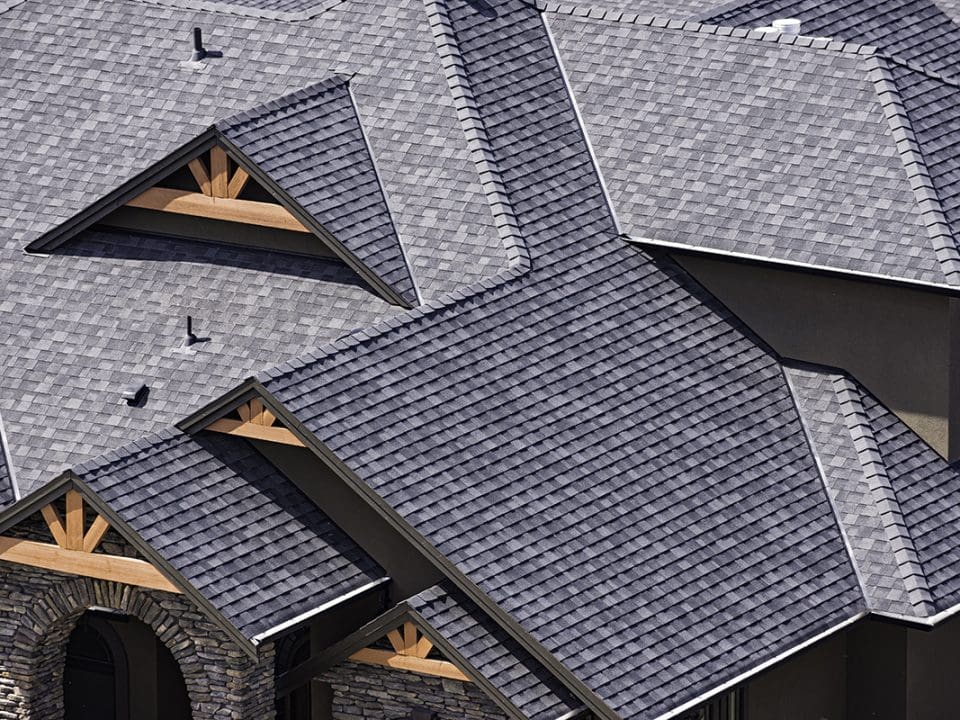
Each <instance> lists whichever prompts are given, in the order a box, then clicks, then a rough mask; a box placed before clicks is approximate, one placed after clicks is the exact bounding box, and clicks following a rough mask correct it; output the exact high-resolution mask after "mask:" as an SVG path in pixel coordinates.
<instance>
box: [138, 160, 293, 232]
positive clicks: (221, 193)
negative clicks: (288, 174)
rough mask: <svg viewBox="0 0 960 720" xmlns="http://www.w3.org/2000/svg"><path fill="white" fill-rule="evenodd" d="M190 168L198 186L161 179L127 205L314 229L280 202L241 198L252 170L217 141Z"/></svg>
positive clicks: (283, 226) (188, 164)
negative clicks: (174, 184)
mask: <svg viewBox="0 0 960 720" xmlns="http://www.w3.org/2000/svg"><path fill="white" fill-rule="evenodd" d="M187 168H188V169H189V171H190V174H191V175H192V176H193V179H194V180H195V181H196V185H197V187H196V189H194V190H187V189H182V188H175V187H168V186H167V185H165V184H164V181H162V180H161V181H160V182H159V183H158V184H157V185H155V186H153V187H150V188H147V189H146V190H144V191H143V192H142V193H140V194H139V195H137V196H136V197H134V198H132V199H130V200H129V201H127V207H133V208H140V209H143V210H154V211H158V212H165V213H173V214H175V215H190V216H193V217H201V218H207V219H210V220H222V221H225V222H232V223H240V224H244V225H257V226H260V227H266V228H273V229H275V230H288V231H292V232H300V233H310V232H311V230H310V229H309V228H307V227H306V226H305V225H304V224H303V223H302V222H300V221H299V220H297V218H295V217H294V216H293V215H292V214H291V213H290V211H289V210H287V208H285V207H284V206H283V205H281V204H279V203H278V202H263V201H260V200H248V199H242V198H240V193H241V192H243V190H244V188H246V186H247V183H248V181H249V180H250V172H249V171H248V170H247V169H246V168H245V167H244V165H243V164H242V163H241V161H240V160H238V158H236V157H234V156H232V155H231V154H229V153H228V152H227V150H226V149H224V147H223V146H222V145H220V144H216V145H214V146H213V147H211V148H210V150H209V151H205V152H202V153H201V154H199V155H198V156H197V157H194V158H192V159H191V160H190V161H189V162H188V163H187Z"/></svg>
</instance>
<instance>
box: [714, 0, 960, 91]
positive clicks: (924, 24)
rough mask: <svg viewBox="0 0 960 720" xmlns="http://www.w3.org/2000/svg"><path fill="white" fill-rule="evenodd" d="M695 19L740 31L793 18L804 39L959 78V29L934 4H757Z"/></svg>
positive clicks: (850, 0)
mask: <svg viewBox="0 0 960 720" xmlns="http://www.w3.org/2000/svg"><path fill="white" fill-rule="evenodd" d="M699 15H700V17H698V18H697V19H700V20H702V21H704V22H709V23H712V24H717V25H735V26H741V27H760V26H762V25H769V24H770V22H771V21H773V20H774V19H776V18H780V17H795V18H798V19H799V20H800V21H801V26H800V27H801V32H802V33H803V34H804V35H812V36H817V37H830V38H835V39H838V40H847V41H849V42H855V43H861V44H864V45H875V46H877V47H878V48H881V49H882V50H883V52H884V53H885V54H886V55H889V56H895V57H899V58H902V59H904V60H905V61H907V62H911V63H916V64H917V65H922V66H923V67H925V68H927V69H929V70H932V71H934V72H941V73H945V74H948V75H955V74H956V73H957V61H958V60H960V50H958V48H960V25H957V23H956V22H955V21H954V20H953V18H952V17H951V16H950V15H949V14H948V13H945V12H944V11H943V9H942V8H940V7H939V6H938V5H937V3H936V2H934V1H933V0H882V1H881V2H877V1H876V0H827V1H826V2H824V1H823V0H759V1H754V2H742V3H728V4H726V5H720V7H717V8H715V9H713V10H707V11H705V12H702V13H700V14H699Z"/></svg>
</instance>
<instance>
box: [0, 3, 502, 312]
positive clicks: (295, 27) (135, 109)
mask: <svg viewBox="0 0 960 720" xmlns="http://www.w3.org/2000/svg"><path fill="white" fill-rule="evenodd" d="M196 25H199V26H205V27H206V28H207V29H208V30H207V32H206V33H205V35H204V43H205V45H206V46H207V48H208V49H211V50H221V51H222V52H223V53H224V57H223V58H220V59H210V60H208V61H206V62H205V63H203V64H202V66H201V67H200V69H193V68H191V67H189V66H185V65H184V64H183V61H184V60H185V59H187V58H188V57H189V55H190V51H191V39H190V30H191V28H192V27H194V26H196ZM24 28H29V30H27V31H25V30H24ZM105 38H109V39H110V42H109V43H105V40H104V39H105ZM67 47H69V48H71V52H64V48H67ZM0 60H2V62H3V67H4V73H3V78H0V99H2V107H3V109H2V111H0V133H2V134H0V139H2V143H0V203H2V204H3V206H4V207H5V209H6V212H5V213H4V215H3V217H2V218H0V241H3V244H4V245H7V246H9V247H10V249H11V250H15V251H17V252H19V249H20V248H21V247H23V246H24V245H26V244H27V243H29V242H30V241H32V240H33V239H35V238H36V237H38V236H40V235H41V234H42V233H44V232H46V231H47V230H49V229H50V228H51V227H54V226H56V225H59V224H61V223H62V222H64V221H65V220H67V219H68V218H70V217H72V216H73V215H75V214H76V213H77V212H79V211H81V210H82V209H84V208H85V207H87V206H89V205H90V204H92V203H93V202H95V201H96V200H98V199H99V198H101V197H103V196H104V195H105V194H107V193H108V192H109V191H111V190H113V189H114V188H116V187H118V186H120V185H122V184H123V183H124V182H125V181H127V180H129V179H130V178H131V177H133V176H135V175H136V174H137V173H139V172H142V171H143V170H144V169H146V168H149V167H150V166H152V165H153V164H155V163H156V162H158V161H160V160H162V159H163V158H164V157H167V156H168V155H169V154H170V153H171V152H172V151H173V150H175V149H176V148H178V147H181V146H182V145H183V144H185V143H186V142H187V141H189V140H190V139H192V138H194V137H196V136H197V135H198V134H199V133H200V132H202V131H203V130H205V129H206V128H208V127H209V126H210V125H211V124H212V123H214V122H215V121H216V120H217V119H219V118H223V117H227V116H229V115H232V114H234V113H237V112H239V111H242V110H245V109H247V108H250V107H252V106H255V105H257V104H259V103H261V102H264V101H266V100H269V99H271V98H275V97H278V96H281V95H285V94H287V93H290V92H294V91H296V90H298V89H301V88H303V87H305V86H307V85H310V84H312V83H315V82H316V81H317V80H319V79H321V78H324V77H329V76H330V75H331V73H335V72H339V73H342V74H343V75H345V76H350V77H352V80H351V88H352V90H353V93H354V96H355V98H356V101H357V105H358V108H359V114H360V116H361V117H362V118H363V123H364V128H365V129H366V131H367V133H368V135H369V138H370V143H371V146H372V151H373V153H372V154H373V155H374V157H375V158H376V159H377V162H378V168H379V170H380V174H381V177H382V179H383V181H384V187H385V194H386V196H387V197H388V198H389V199H390V203H391V209H392V210H393V211H394V220H395V221H396V224H397V230H398V233H399V235H400V237H402V238H403V240H404V242H405V243H407V245H408V250H409V254H410V259H411V262H412V264H413V266H414V267H413V271H414V274H415V276H416V277H417V278H418V280H419V281H420V283H421V289H422V290H423V292H424V295H425V296H427V297H428V298H429V297H436V296H438V295H441V294H443V293H444V292H447V291H449V290H451V289H453V288H455V287H458V286H459V285H461V284H464V283H470V282H474V281H476V280H479V279H481V278H483V277H489V276H492V275H494V274H496V272H498V271H500V270H501V269H503V267H504V266H505V265H506V259H505V251H504V249H503V245H502V243H501V241H500V239H499V237H498V236H497V233H496V231H495V229H494V228H493V227H492V225H491V223H490V208H489V206H488V204H487V202H486V198H485V197H484V195H483V191H482V188H481V187H480V183H479V180H478V178H477V175H476V170H475V168H474V166H473V164H472V162H471V160H470V155H469V150H468V148H467V145H466V139H465V137H464V135H463V131H462V129H461V127H460V125H459V123H458V121H457V115H456V109H455V107H454V103H453V99H452V97H451V96H450V93H449V89H448V87H447V84H446V81H445V79H444V76H443V72H442V67H441V64H440V60H439V57H438V56H437V52H436V46H435V44H434V41H433V35H432V33H431V31H430V27H429V23H428V21H427V17H426V13H425V12H424V9H423V5H422V3H421V2H419V0H404V1H403V2H401V3H386V2H373V3H370V2H353V1H351V2H344V3H340V4H338V5H336V6H335V7H333V8H331V9H330V10H329V11H328V12H325V13H324V14H323V15H322V16H321V17H320V18H317V19H316V20H311V21H309V22H301V23H293V24H291V23H281V22H277V21H271V20H262V19H255V18H249V17H239V16H236V15H232V14H210V13H207V12H195V11H186V10H181V9H177V8H171V7H166V6H163V7H161V6H152V5H143V4H140V3H136V2H127V1H124V2H113V1H111V2H104V1H99V2H98V1H95V0H86V2H83V3H74V4H69V5H57V6H55V7H52V8H51V6H49V5H48V4H46V3H42V2H26V3H24V4H22V5H19V6H17V7H16V8H14V9H13V10H11V11H9V12H7V13H4V14H3V15H2V16H0ZM4 262H5V263H6V262H7V260H6V258H4Z"/></svg>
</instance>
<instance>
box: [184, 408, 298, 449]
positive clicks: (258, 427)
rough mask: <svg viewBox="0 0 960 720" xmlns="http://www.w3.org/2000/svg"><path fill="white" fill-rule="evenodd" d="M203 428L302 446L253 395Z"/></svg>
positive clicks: (252, 438) (253, 438)
mask: <svg viewBox="0 0 960 720" xmlns="http://www.w3.org/2000/svg"><path fill="white" fill-rule="evenodd" d="M203 429H204V430H209V431H210V432H219V433H226V434H227V435H238V436H240V437H245V438H250V439H251V440H266V441H267V442H275V443H281V444H283V445H295V446H297V447H304V444H303V442H302V441H301V440H300V438H298V437H297V436H296V435H294V434H293V433H292V432H291V431H290V430H289V429H288V428H287V427H286V426H284V425H283V424H281V423H278V421H277V416H276V415H275V414H274V413H273V412H272V411H271V410H270V409H269V408H268V407H267V406H266V405H265V404H264V401H263V398H262V397H259V396H254V397H252V398H250V399H249V400H245V401H243V402H241V403H240V404H238V405H236V406H234V408H233V409H232V410H231V411H229V412H228V413H227V414H226V415H225V416H223V417H220V418H218V419H216V420H213V421H212V422H209V423H208V424H207V425H204V426H203Z"/></svg>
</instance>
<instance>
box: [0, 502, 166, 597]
mask: <svg viewBox="0 0 960 720" xmlns="http://www.w3.org/2000/svg"><path fill="white" fill-rule="evenodd" d="M66 503H67V515H66V524H64V522H63V521H62V520H61V519H60V513H59V512H57V509H56V508H55V507H54V506H53V505H52V504H51V505H45V506H44V507H43V508H41V510H40V512H41V513H42V514H43V519H44V520H45V521H46V523H47V527H48V528H49V529H50V534H51V535H52V536H53V539H54V541H55V542H56V544H55V545H54V544H50V543H42V542H35V541H33V540H23V539H21V538H15V537H8V536H0V560H7V561H9V562H12V563H18V564H20V565H29V566H31V567H38V568H44V569H46V570H56V571H58V572H63V573H68V574H71V575H84V576H86V577H93V578H99V579H100V580H113V581H114V582H120V583H126V584H127V585H137V586H139V587H145V588H150V589H152V590H166V591H167V592H172V593H179V592H180V590H179V589H178V588H177V587H176V586H175V585H174V584H173V583H171V582H170V581H169V580H167V578H166V577H164V575H163V574H161V573H160V571H159V570H157V569H156V568H155V567H154V566H153V565H151V564H150V563H148V562H145V561H144V560H138V559H136V558H128V557H120V556H117V555H106V554H104V553H95V552H94V550H96V549H97V547H98V546H99V545H100V541H101V540H103V536H104V535H105V534H106V532H107V530H109V529H110V523H109V522H108V521H107V520H106V519H104V517H103V516H102V515H97V517H96V518H94V521H93V522H92V523H90V528H89V529H87V530H86V531H84V527H83V525H84V520H83V518H84V513H83V496H82V495H81V494H80V493H79V492H77V491H76V490H68V491H67V496H66Z"/></svg>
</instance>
